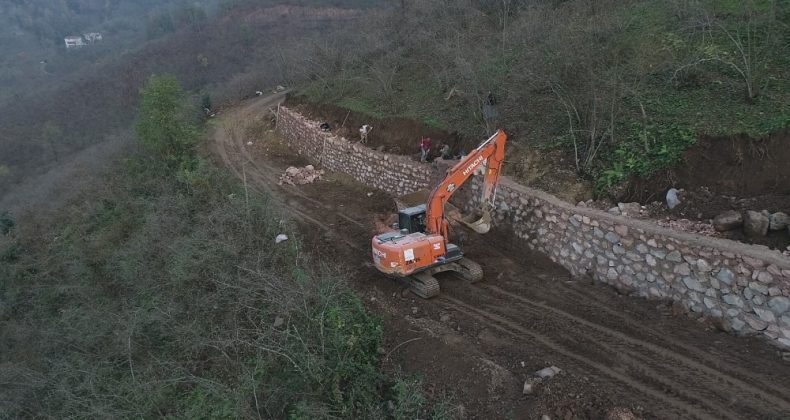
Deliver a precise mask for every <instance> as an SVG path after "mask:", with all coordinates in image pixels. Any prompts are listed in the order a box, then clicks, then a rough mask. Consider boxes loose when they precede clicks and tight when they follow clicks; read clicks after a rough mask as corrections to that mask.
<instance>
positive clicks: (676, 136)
mask: <svg viewBox="0 0 790 420" xmlns="http://www.w3.org/2000/svg"><path fill="white" fill-rule="evenodd" d="M694 143H695V137H694V135H693V132H692V131H690V130H688V129H686V128H684V127H681V126H679V125H677V124H672V123H665V124H655V123H653V124H648V125H642V124H639V123H636V122H634V123H632V125H631V127H630V129H629V130H628V132H627V134H626V136H625V139H624V140H622V141H621V142H620V143H619V144H618V145H617V147H616V148H615V149H614V150H613V151H611V152H610V153H607V155H606V158H605V159H606V160H605V166H604V168H605V169H603V170H602V171H601V172H600V174H599V175H598V176H597V178H596V183H595V186H596V191H597V192H598V193H599V194H604V193H606V192H608V191H610V190H611V189H612V188H614V187H617V186H619V185H620V184H621V183H622V182H624V181H626V180H627V179H629V178H631V177H634V176H637V177H642V178H646V177H649V176H651V175H653V174H655V173H657V172H658V171H660V170H663V169H667V168H670V167H672V166H673V165H675V164H677V163H678V162H679V161H680V160H681V159H682V157H683V153H684V152H685V151H686V149H688V148H689V147H690V146H691V145H693V144H694Z"/></svg>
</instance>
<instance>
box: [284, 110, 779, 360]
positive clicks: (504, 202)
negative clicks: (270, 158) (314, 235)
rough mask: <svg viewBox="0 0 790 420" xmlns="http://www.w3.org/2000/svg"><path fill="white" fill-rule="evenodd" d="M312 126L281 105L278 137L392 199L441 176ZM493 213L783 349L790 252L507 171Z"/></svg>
mask: <svg viewBox="0 0 790 420" xmlns="http://www.w3.org/2000/svg"><path fill="white" fill-rule="evenodd" d="M318 125H319V123H318V122H315V121H310V120H308V119H305V118H304V117H302V116H300V115H298V114H296V113H295V112H292V111H290V110H288V109H286V108H281V109H280V116H279V122H278V129H279V131H280V132H281V134H282V135H283V137H284V138H285V139H286V140H287V141H289V142H290V144H292V145H293V146H294V148H295V149H296V150H297V151H298V152H299V153H301V154H302V155H304V156H306V157H307V158H308V159H311V160H312V161H314V162H316V163H321V164H322V165H323V167H324V168H326V169H329V170H333V171H339V172H344V173H347V174H349V175H351V176H352V177H354V178H355V179H357V180H358V181H360V182H362V183H364V184H366V185H368V186H371V187H375V188H379V189H381V190H384V191H386V192H387V193H389V194H391V195H393V196H399V195H403V194H408V193H411V192H414V191H417V190H421V189H425V188H427V187H428V186H429V185H432V183H433V182H435V180H436V179H437V178H438V175H439V174H438V173H437V170H436V169H434V168H432V166H431V165H427V164H421V163H418V162H414V161H411V160H409V159H407V158H404V157H401V156H392V155H387V154H385V153H381V152H377V151H373V150H370V149H368V148H366V147H364V146H361V145H359V144H353V143H351V142H349V141H347V140H346V139H343V138H342V137H337V136H335V135H333V134H331V133H324V132H322V131H321V130H320V129H319V128H318ZM479 191H480V184H479V182H471V183H468V184H467V185H466V186H464V187H463V188H462V189H461V190H460V191H459V192H458V193H457V194H456V195H455V197H454V200H453V201H454V204H455V205H457V206H458V207H461V208H463V209H464V210H466V211H470V210H473V209H475V208H477V206H479ZM494 217H495V221H496V223H497V227H498V228H499V229H507V230H510V231H512V232H513V233H514V234H515V235H516V236H517V237H518V238H520V239H521V240H523V241H525V243H526V244H527V245H528V246H529V248H531V249H534V250H537V251H540V252H542V253H544V254H546V255H548V256H549V257H550V258H551V259H552V260H553V261H555V262H557V263H558V264H560V265H562V266H564V267H565V268H566V269H568V270H569V271H570V272H571V273H572V274H574V275H578V276H581V275H588V276H592V277H593V278H595V279H597V280H599V281H601V282H604V283H607V284H610V285H612V286H614V287H616V288H618V289H620V290H623V291H626V292H628V293H631V294H634V295H637V296H642V297H645V298H649V299H662V300H672V301H675V302H678V303H679V304H681V305H683V306H684V307H685V308H686V309H687V310H689V311H692V312H696V313H701V314H705V315H707V316H710V317H714V318H719V319H721V320H722V321H723V324H724V325H726V326H727V327H728V328H729V329H730V330H731V331H732V332H734V333H737V334H741V335H751V334H761V335H763V336H764V337H766V338H768V339H770V340H771V341H772V342H773V343H775V344H777V345H780V346H783V347H787V348H790V258H787V257H785V256H782V255H781V254H780V253H778V252H775V251H770V250H768V249H767V248H765V247H761V246H756V245H747V244H741V243H738V242H734V241H730V240H725V239H719V238H709V237H704V236H698V235H690V234H686V233H683V232H676V231H673V230H670V229H666V228H663V227H660V226H657V225H655V224H653V223H650V222H646V221H642V220H635V219H629V218H627V217H622V216H617V215H612V214H608V213H606V212H603V211H599V210H596V209H591V208H585V207H577V206H574V205H572V204H570V203H566V202H564V201H562V200H560V199H558V198H556V197H554V196H552V195H550V194H547V193H545V192H542V191H538V190H534V189H532V188H528V187H525V186H523V185H520V184H518V183H516V182H514V181H512V180H510V179H508V178H506V177H505V178H503V180H502V182H501V184H500V186H499V192H498V198H497V209H496V211H495V214H494Z"/></svg>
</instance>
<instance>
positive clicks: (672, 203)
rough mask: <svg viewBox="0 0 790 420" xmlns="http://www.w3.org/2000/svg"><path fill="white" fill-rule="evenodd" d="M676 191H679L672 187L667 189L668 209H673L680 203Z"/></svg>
mask: <svg viewBox="0 0 790 420" xmlns="http://www.w3.org/2000/svg"><path fill="white" fill-rule="evenodd" d="M678 192H679V191H678V190H676V189H674V188H670V189H669V191H667V207H669V209H670V210H672V209H674V208H675V207H677V205H678V204H680V199H679V198H678Z"/></svg>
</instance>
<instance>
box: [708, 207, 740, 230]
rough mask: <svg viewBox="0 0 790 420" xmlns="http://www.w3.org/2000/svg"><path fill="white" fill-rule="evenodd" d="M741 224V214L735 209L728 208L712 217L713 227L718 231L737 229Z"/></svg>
mask: <svg viewBox="0 0 790 420" xmlns="http://www.w3.org/2000/svg"><path fill="white" fill-rule="evenodd" d="M741 225H743V215H742V214H741V213H740V212H738V211H735V210H728V211H725V212H724V213H722V214H720V215H718V216H716V217H714V218H713V228H714V229H716V230H717V231H719V232H726V231H728V230H734V229H738V228H739V227H741Z"/></svg>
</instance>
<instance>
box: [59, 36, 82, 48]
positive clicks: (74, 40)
mask: <svg viewBox="0 0 790 420" xmlns="http://www.w3.org/2000/svg"><path fill="white" fill-rule="evenodd" d="M63 40H64V41H65V42H66V48H79V47H82V46H85V45H86V44H85V41H84V40H83V39H82V37H81V36H67V37H66V38H63Z"/></svg>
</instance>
